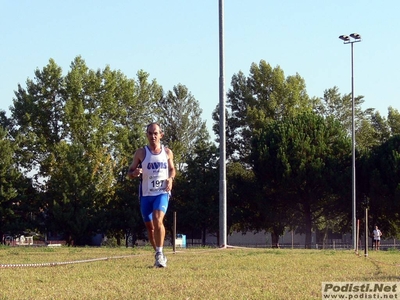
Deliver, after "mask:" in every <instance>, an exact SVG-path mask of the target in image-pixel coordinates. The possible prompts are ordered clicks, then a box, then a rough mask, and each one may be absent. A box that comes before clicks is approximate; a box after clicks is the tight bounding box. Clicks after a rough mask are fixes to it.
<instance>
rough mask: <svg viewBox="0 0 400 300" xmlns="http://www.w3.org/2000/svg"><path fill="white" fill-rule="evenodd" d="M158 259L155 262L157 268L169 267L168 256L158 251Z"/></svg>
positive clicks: (156, 256)
mask: <svg viewBox="0 0 400 300" xmlns="http://www.w3.org/2000/svg"><path fill="white" fill-rule="evenodd" d="M155 258H156V261H155V263H154V266H155V267H156V268H166V267H167V257H166V256H165V255H164V254H163V253H161V252H157V253H156V255H155Z"/></svg>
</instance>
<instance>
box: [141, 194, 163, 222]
mask: <svg viewBox="0 0 400 300" xmlns="http://www.w3.org/2000/svg"><path fill="white" fill-rule="evenodd" d="M168 202H169V194H160V195H157V196H142V197H140V211H141V213H142V218H143V221H144V222H150V221H152V220H153V211H155V210H161V211H162V212H163V213H164V214H165V213H167V209H168Z"/></svg>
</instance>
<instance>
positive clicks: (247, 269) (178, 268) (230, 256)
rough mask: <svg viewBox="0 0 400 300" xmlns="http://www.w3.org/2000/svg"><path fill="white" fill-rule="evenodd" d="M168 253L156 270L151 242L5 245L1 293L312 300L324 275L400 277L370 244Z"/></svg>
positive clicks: (386, 254) (387, 256)
mask: <svg viewBox="0 0 400 300" xmlns="http://www.w3.org/2000/svg"><path fill="white" fill-rule="evenodd" d="M165 253H166V255H167V257H168V267H167V268H165V269H156V268H153V263H154V255H153V251H152V250H151V249H150V248H134V249H132V248H130V249H127V248H68V247H58V248H45V247H41V248H40V247H38V248H28V247H26V248H24V247H0V265H1V266H2V268H0V286H1V288H0V299H307V300H309V299H321V282H323V281H380V282H381V281H399V278H400V270H399V268H400V267H399V266H398V264H399V263H400V252H398V251H395V250H393V251H370V252H369V256H368V257H367V258H365V257H364V256H357V255H356V254H355V253H354V252H353V251H333V250H291V249H243V248H233V249H229V248H228V249H213V248H199V249H186V250H185V249H183V250H179V251H177V252H176V253H175V254H174V253H172V249H168V248H167V249H166V251H165ZM95 259H98V260H97V261H96V260H95ZM86 260H90V261H86ZM55 263H64V264H55ZM17 265H20V266H17Z"/></svg>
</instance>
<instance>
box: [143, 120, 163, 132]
mask: <svg viewBox="0 0 400 300" xmlns="http://www.w3.org/2000/svg"><path fill="white" fill-rule="evenodd" d="M151 125H157V126H158V128H160V132H161V133H162V132H163V130H162V127H161V125H160V123H157V122H151V123H150V124H149V125H147V126H146V132H149V127H150V126H151Z"/></svg>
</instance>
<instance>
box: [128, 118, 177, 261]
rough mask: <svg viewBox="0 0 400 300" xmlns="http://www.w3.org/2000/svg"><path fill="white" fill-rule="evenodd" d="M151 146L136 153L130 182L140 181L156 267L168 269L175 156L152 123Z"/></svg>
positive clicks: (140, 191)
mask: <svg viewBox="0 0 400 300" xmlns="http://www.w3.org/2000/svg"><path fill="white" fill-rule="evenodd" d="M146 136H147V139H148V145H147V146H144V147H143V148H139V149H137V150H136V152H135V154H134V156H133V161H132V164H131V165H130V167H129V170H128V177H129V178H140V190H139V196H140V211H141V213H142V218H143V221H144V224H145V225H146V229H147V233H148V238H149V240H150V243H151V245H152V246H153V248H154V250H155V251H156V254H155V263H154V266H155V267H158V268H165V267H166V266H167V258H166V256H165V255H164V253H163V246H164V239H165V227H164V216H165V214H166V212H167V208H168V202H169V197H170V194H171V190H172V184H173V181H174V177H175V173H176V171H175V166H174V155H173V153H172V151H171V150H170V149H168V148H167V147H164V146H163V145H162V144H161V139H162V137H163V136H164V133H163V131H162V129H161V126H160V125H159V124H157V123H151V124H149V125H148V126H147V128H146Z"/></svg>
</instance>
